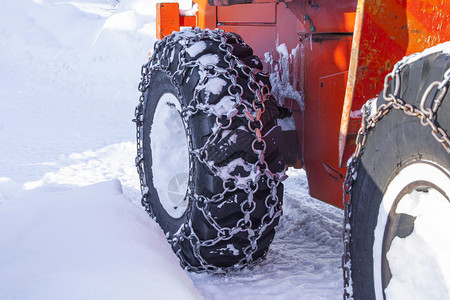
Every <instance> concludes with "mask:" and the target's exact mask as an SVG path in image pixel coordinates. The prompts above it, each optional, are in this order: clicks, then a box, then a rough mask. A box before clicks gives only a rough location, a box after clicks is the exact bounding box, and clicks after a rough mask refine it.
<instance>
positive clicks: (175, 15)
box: [156, 3, 180, 39]
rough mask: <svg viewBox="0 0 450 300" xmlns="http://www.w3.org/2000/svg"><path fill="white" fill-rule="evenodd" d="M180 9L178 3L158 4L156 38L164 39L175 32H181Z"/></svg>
mask: <svg viewBox="0 0 450 300" xmlns="http://www.w3.org/2000/svg"><path fill="white" fill-rule="evenodd" d="M179 16H180V9H179V6H178V3H158V4H156V38H157V39H162V38H163V37H165V36H166V35H169V34H172V32H173V31H179V30H180V17H179Z"/></svg>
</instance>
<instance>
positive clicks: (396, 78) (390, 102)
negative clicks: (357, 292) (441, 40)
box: [342, 54, 450, 299]
mask: <svg viewBox="0 0 450 300" xmlns="http://www.w3.org/2000/svg"><path fill="white" fill-rule="evenodd" d="M414 55H416V54H413V55H411V56H408V57H405V58H403V59H402V60H401V61H399V62H397V63H396V64H395V66H394V69H393V70H392V72H391V73H389V74H387V75H386V77H385V79H384V89H383V98H384V100H385V101H386V103H385V104H382V105H380V106H379V107H378V108H377V111H376V112H372V111H371V109H372V102H373V101H374V100H375V99H371V100H369V101H367V103H365V104H364V105H363V107H362V108H361V112H362V115H363V116H362V122H361V127H360V129H359V131H358V136H357V137H356V142H355V143H356V149H355V152H354V153H353V155H352V157H351V158H350V159H349V161H348V162H347V174H346V176H345V181H344V185H343V190H344V194H343V204H344V230H343V242H344V254H343V255H342V269H343V279H344V295H343V298H344V299H353V287H352V279H351V261H350V238H351V225H350V224H351V223H350V220H351V205H352V195H351V192H352V187H353V183H354V182H355V181H356V178H357V171H356V170H357V169H358V165H359V161H360V158H361V155H362V153H363V149H364V145H365V143H366V139H367V135H368V134H369V132H370V130H371V129H372V128H374V127H375V125H376V123H377V122H378V121H380V120H381V119H382V118H383V116H385V115H386V114H388V113H389V111H391V109H392V108H394V109H398V110H401V111H403V112H404V113H405V114H407V115H408V116H413V117H417V118H419V119H420V123H421V124H422V126H430V127H431V134H432V135H433V136H434V138H435V139H436V141H438V142H439V143H440V144H441V145H442V146H443V147H444V149H445V150H446V151H447V153H449V154H450V139H449V137H448V135H447V133H446V132H445V131H444V129H442V128H441V127H439V125H438V124H437V122H436V121H435V117H436V113H437V111H438V109H439V106H440V104H441V102H442V99H444V96H445V94H446V93H447V90H448V86H449V82H450V69H448V70H447V71H446V72H445V73H444V78H443V80H442V81H441V82H439V81H435V82H432V83H431V84H430V85H429V86H428V88H427V89H426V90H425V92H424V95H423V96H422V99H421V101H420V107H419V108H417V107H415V106H414V105H411V104H408V103H405V101H404V100H402V99H400V98H399V96H398V94H399V92H400V84H401V82H400V73H401V71H402V70H403V68H404V67H405V66H407V65H409V64H411V63H412V61H411V60H412V58H413V57H414ZM391 81H392V82H393V90H394V91H393V93H392V92H388V84H389V83H390V82H391ZM433 89H437V92H436V96H435V97H434V99H433V101H432V103H431V105H429V106H428V108H425V104H426V101H427V97H428V96H429V94H430V93H431V91H432V90H433ZM430 107H431V108H430Z"/></svg>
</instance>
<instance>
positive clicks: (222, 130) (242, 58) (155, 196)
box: [136, 29, 285, 273]
mask: <svg viewBox="0 0 450 300" xmlns="http://www.w3.org/2000/svg"><path fill="white" fill-rule="evenodd" d="M261 67H262V63H261V61H260V60H259V59H258V58H257V57H256V56H254V55H253V51H252V49H251V48H250V47H249V46H248V45H246V44H245V43H244V42H243V41H242V39H241V38H240V37H239V36H238V35H236V34H232V33H225V32H223V31H219V30H215V31H210V30H199V29H195V30H192V31H182V32H178V33H174V34H172V35H171V36H168V37H166V38H164V39H163V40H161V41H159V42H157V43H156V44H155V50H154V53H153V55H152V57H151V59H150V61H149V62H148V63H147V64H146V65H144V67H143V70H144V73H143V77H142V82H141V85H140V90H141V91H142V96H141V99H140V104H139V105H138V107H137V109H136V120H137V121H136V122H137V130H138V133H137V135H138V141H137V142H138V156H137V166H138V172H139V174H140V175H141V187H142V194H143V199H142V202H143V205H144V206H145V207H146V209H147V211H148V212H149V213H150V215H151V216H152V217H153V218H154V219H155V220H156V221H157V222H158V223H159V225H160V226H161V228H162V229H163V231H164V232H165V234H166V237H167V238H168V240H169V242H170V244H171V245H172V248H173V250H174V251H175V253H176V254H177V256H178V257H179V258H180V262H181V265H182V266H183V267H185V268H187V269H188V270H192V271H199V272H201V271H211V272H217V273H224V272H228V271H230V270H235V269H241V268H243V267H244V266H253V265H254V264H256V263H257V262H259V261H260V260H262V259H263V258H264V257H265V255H266V253H267V250H268V248H269V245H270V243H271V241H272V239H273V237H274V233H275V226H276V225H277V224H278V221H279V218H280V216H281V214H282V197H283V185H282V184H281V180H282V179H284V178H285V175H284V171H285V164H284V162H283V160H282V156H281V154H280V151H279V149H278V146H277V137H278V136H279V134H280V130H281V129H280V128H279V127H278V126H277V125H276V118H277V116H278V114H279V110H278V107H277V103H276V101H275V99H274V98H273V96H272V95H271V94H270V83H269V81H268V75H267V74H265V73H262V72H261V71H260V69H261Z"/></svg>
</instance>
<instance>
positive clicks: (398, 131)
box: [350, 51, 450, 299]
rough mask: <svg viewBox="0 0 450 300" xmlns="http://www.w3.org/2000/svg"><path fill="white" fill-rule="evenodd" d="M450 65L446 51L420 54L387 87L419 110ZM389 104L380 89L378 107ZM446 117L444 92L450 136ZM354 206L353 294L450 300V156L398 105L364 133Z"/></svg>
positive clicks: (442, 121)
mask: <svg viewBox="0 0 450 300" xmlns="http://www.w3.org/2000/svg"><path fill="white" fill-rule="evenodd" d="M449 68H450V55H448V54H445V52H442V51H437V52H435V53H432V54H429V55H424V56H423V57H416V59H414V61H410V63H407V64H405V65H404V66H402V69H401V71H400V72H399V73H398V74H399V77H398V78H397V81H395V80H392V81H391V82H390V83H389V86H388V88H387V89H388V91H393V90H394V89H395V87H397V88H398V92H399V94H398V95H399V98H400V99H402V100H403V101H405V102H406V103H408V104H411V105H413V106H414V107H416V108H420V107H421V99H422V98H423V95H424V93H427V92H426V91H427V88H428V87H429V86H430V85H431V84H432V83H434V82H442V80H443V78H444V77H445V74H446V72H447V74H448V72H449V71H448V70H449ZM447 76H448V75H447ZM398 79H399V81H398ZM395 82H397V83H398V82H400V85H395V86H394V83H395ZM447 86H448V82H447ZM436 92H437V90H434V91H433V92H431V93H430V94H429V95H428V96H429V98H426V99H427V101H426V103H428V104H426V103H425V104H424V103H422V105H423V106H425V107H423V108H425V109H426V108H427V107H431V106H432V103H433V101H431V100H430V99H434V97H435V96H436V95H437V93H436ZM387 94H389V93H387ZM385 103H386V101H385V99H384V97H383V93H382V94H381V95H380V96H379V97H378V99H377V106H378V107H379V106H380V105H382V104H385ZM449 114H450V93H449V92H447V93H446V94H445V96H444V98H443V99H442V103H441V104H440V107H439V109H438V110H437V113H436V119H435V124H438V125H439V126H440V127H441V128H442V129H444V131H446V132H447V133H448V130H449V129H450V119H449ZM351 207H352V212H351V241H350V253H351V275H352V281H353V296H354V298H355V299H412V298H414V299H444V298H448V296H449V295H450V277H449V276H450V263H449V262H450V260H449V259H448V253H449V252H450V242H449V239H448V228H449V227H450V221H449V220H450V154H449V153H448V152H447V151H446V149H445V148H444V147H443V145H442V144H441V143H440V142H439V141H437V139H436V138H435V137H434V136H433V134H432V133H431V127H430V126H423V125H422V124H421V122H420V120H419V118H418V117H417V116H408V115H407V114H406V113H405V112H404V111H402V110H400V109H391V110H390V111H389V113H388V114H386V115H385V116H384V117H382V119H381V120H379V121H378V122H377V123H376V126H375V127H373V129H372V130H371V131H370V134H368V135H367V141H366V144H365V146H364V149H363V155H362V156H361V160H360V162H359V166H358V169H357V179H356V181H355V183H354V185H353V189H352V204H351Z"/></svg>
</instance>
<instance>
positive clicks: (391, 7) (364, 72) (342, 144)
mask: <svg viewBox="0 0 450 300" xmlns="http://www.w3.org/2000/svg"><path fill="white" fill-rule="evenodd" d="M448 40H450V4H449V3H448V1H442V0H422V1H417V0H383V1H377V0H366V1H364V0H359V1H358V9H357V17H356V25H355V30H354V42H353V49H352V57H351V64H350V69H349V81H348V85H347V91H346V95H345V103H344V110H343V114H342V122H341V128H340V140H339V160H340V163H341V164H342V163H345V161H346V160H347V159H348V157H349V156H350V154H351V153H352V152H353V149H354V137H355V135H356V131H357V128H355V126H352V122H355V120H352V118H350V113H351V111H357V110H359V109H360V108H361V106H362V105H363V104H364V103H365V102H366V101H367V100H369V99H370V98H373V97H375V96H377V95H378V94H379V93H380V92H381V90H382V89H383V78H384V77H385V76H386V74H387V73H388V72H389V71H390V70H392V68H393V66H394V64H395V62H397V61H398V60H400V59H401V58H402V57H403V56H406V55H409V54H411V53H415V52H419V51H423V50H424V49H426V48H428V47H431V46H434V45H436V44H438V43H441V42H444V41H448ZM352 127H353V128H352Z"/></svg>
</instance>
